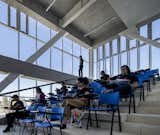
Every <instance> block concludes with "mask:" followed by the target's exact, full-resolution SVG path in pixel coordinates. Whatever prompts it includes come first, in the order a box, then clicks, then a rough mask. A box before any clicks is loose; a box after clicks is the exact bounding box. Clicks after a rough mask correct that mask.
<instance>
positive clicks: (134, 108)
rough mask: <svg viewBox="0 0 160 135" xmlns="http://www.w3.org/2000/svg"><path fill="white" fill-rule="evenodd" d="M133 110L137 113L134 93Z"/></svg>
mask: <svg viewBox="0 0 160 135" xmlns="http://www.w3.org/2000/svg"><path fill="white" fill-rule="evenodd" d="M132 97H133V111H134V113H136V104H135V96H134V94H133V96H132Z"/></svg>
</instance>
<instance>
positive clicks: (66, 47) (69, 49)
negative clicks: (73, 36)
mask: <svg viewBox="0 0 160 135" xmlns="http://www.w3.org/2000/svg"><path fill="white" fill-rule="evenodd" d="M63 50H64V51H66V52H68V53H71V54H72V40H70V39H68V38H66V37H63Z"/></svg>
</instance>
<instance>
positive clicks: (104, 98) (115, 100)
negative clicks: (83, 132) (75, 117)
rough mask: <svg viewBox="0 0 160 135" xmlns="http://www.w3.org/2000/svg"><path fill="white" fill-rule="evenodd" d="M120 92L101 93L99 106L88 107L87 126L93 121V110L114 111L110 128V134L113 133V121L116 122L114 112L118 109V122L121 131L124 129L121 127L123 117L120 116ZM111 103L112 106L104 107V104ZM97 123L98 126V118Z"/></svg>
mask: <svg viewBox="0 0 160 135" xmlns="http://www.w3.org/2000/svg"><path fill="white" fill-rule="evenodd" d="M119 100H120V96H119V92H114V93H109V94H100V95H99V106H98V107H90V108H88V120H87V127H86V129H88V124H89V122H90V121H91V111H95V112H98V111H107V112H108V111H112V120H111V129H110V135H112V131H113V123H114V114H115V112H116V111H118V122H119V131H121V130H122V128H121V117H120V110H119ZM104 105H105V106H106V105H109V106H110V107H108V108H107V107H103V106H104ZM96 123H97V126H98V119H97V118H96Z"/></svg>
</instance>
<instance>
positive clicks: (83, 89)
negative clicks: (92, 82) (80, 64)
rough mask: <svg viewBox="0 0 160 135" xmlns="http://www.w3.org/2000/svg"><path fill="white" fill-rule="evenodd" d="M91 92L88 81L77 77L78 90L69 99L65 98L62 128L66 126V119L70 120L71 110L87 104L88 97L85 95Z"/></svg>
mask: <svg viewBox="0 0 160 135" xmlns="http://www.w3.org/2000/svg"><path fill="white" fill-rule="evenodd" d="M90 93H92V91H91V89H90V88H89V81H88V79H87V78H86V77H85V78H82V77H80V78H78V90H77V93H76V94H75V95H74V96H73V97H72V98H70V99H65V100H64V103H63V106H64V121H63V126H62V128H63V129H64V128H66V124H67V120H70V117H71V110H72V109H74V108H79V107H83V106H87V105H88V99H87V98H86V97H85V95H87V94H90Z"/></svg>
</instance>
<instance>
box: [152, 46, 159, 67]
mask: <svg viewBox="0 0 160 135" xmlns="http://www.w3.org/2000/svg"><path fill="white" fill-rule="evenodd" d="M157 58H160V48H157V47H154V46H152V69H157V68H159V69H160V61H159V60H157Z"/></svg>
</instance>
